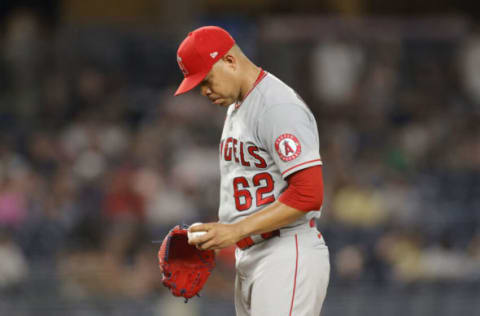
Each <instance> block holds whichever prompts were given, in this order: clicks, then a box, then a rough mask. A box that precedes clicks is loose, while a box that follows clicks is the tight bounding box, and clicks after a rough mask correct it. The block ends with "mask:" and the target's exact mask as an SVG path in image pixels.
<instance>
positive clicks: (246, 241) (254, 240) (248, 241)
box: [237, 229, 280, 250]
mask: <svg viewBox="0 0 480 316" xmlns="http://www.w3.org/2000/svg"><path fill="white" fill-rule="evenodd" d="M277 236H280V229H276V230H274V231H271V232H268V233H263V234H260V235H254V236H248V237H245V238H243V239H241V240H239V241H237V246H238V248H240V249H242V250H245V249H247V248H250V247H251V246H253V245H255V244H258V243H259V242H262V241H265V240H267V239H270V238H273V237H277Z"/></svg>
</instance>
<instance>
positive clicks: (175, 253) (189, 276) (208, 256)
mask: <svg viewBox="0 0 480 316" xmlns="http://www.w3.org/2000/svg"><path fill="white" fill-rule="evenodd" d="M187 230H188V226H186V225H182V226H180V225H177V226H175V227H174V228H173V229H172V230H170V232H169V233H168V235H167V236H166V237H165V238H164V239H163V242H162V246H161V247H160V250H159V251H158V262H159V266H160V270H161V271H162V273H163V278H162V282H163V285H165V286H166V287H168V288H169V289H170V291H171V292H172V294H173V295H175V296H183V297H184V298H185V299H187V300H188V299H189V298H191V297H193V296H195V295H197V293H198V292H199V291H200V290H201V289H202V287H203V285H204V284H205V282H207V279H208V277H209V276H210V273H211V272H212V270H213V268H215V252H214V251H213V250H199V249H197V248H196V247H195V246H192V245H189V244H188V237H187Z"/></svg>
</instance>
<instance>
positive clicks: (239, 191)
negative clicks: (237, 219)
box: [233, 172, 275, 212]
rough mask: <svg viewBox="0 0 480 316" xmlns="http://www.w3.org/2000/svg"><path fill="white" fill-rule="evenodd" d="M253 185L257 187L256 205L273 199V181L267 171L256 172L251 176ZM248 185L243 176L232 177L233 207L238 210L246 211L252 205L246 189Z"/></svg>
mask: <svg viewBox="0 0 480 316" xmlns="http://www.w3.org/2000/svg"><path fill="white" fill-rule="evenodd" d="M252 182H253V186H254V187H256V188H257V190H256V193H255V197H256V206H257V207H258V206H262V205H265V204H268V203H272V202H274V201H275V196H274V195H273V194H270V195H268V194H269V193H272V192H273V189H274V185H275V183H274V181H273V178H272V176H271V175H270V174H269V173H268V172H261V173H257V174H256V175H255V176H253V178H252ZM249 187H250V185H249V184H248V180H247V179H246V178H245V177H236V178H234V179H233V197H234V198H235V207H236V208H237V210H238V211H239V212H242V211H246V210H248V209H249V208H250V207H251V206H252V194H251V193H250V191H249V190H248V188H249Z"/></svg>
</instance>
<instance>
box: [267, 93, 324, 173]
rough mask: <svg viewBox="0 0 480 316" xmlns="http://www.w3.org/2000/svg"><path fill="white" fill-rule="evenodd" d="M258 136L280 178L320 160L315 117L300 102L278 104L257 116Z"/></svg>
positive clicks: (315, 163) (318, 163)
mask: <svg viewBox="0 0 480 316" xmlns="http://www.w3.org/2000/svg"><path fill="white" fill-rule="evenodd" d="M258 137H259V139H260V142H261V143H262V145H263V146H264V148H265V149H266V150H267V151H268V152H269V153H270V155H271V156H272V157H273V160H274V161H275V164H276V165H277V166H278V168H279V169H280V172H281V174H282V177H283V178H286V177H288V176H289V175H291V174H292V173H294V172H296V171H299V170H302V169H305V168H309V167H312V166H317V165H321V164H322V160H321V158H320V144H319V139H318V130H317V124H316V122H315V118H314V117H313V115H312V113H311V112H310V111H309V110H308V108H306V107H303V106H301V105H299V104H291V103H285V104H278V105H273V106H271V107H269V108H268V109H266V110H265V111H264V112H263V113H262V115H261V116H260V118H259V126H258Z"/></svg>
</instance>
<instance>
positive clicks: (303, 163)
mask: <svg viewBox="0 0 480 316" xmlns="http://www.w3.org/2000/svg"><path fill="white" fill-rule="evenodd" d="M316 161H322V159H314V160H310V161H305V162H302V163H299V164H298V165H295V166H293V167H290V168H288V169H287V170H285V171H284V172H282V176H283V175H284V174H285V173H287V172H289V171H290V170H292V169H294V168H297V167H300V166H302V165H306V164H307V163H311V162H316Z"/></svg>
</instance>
